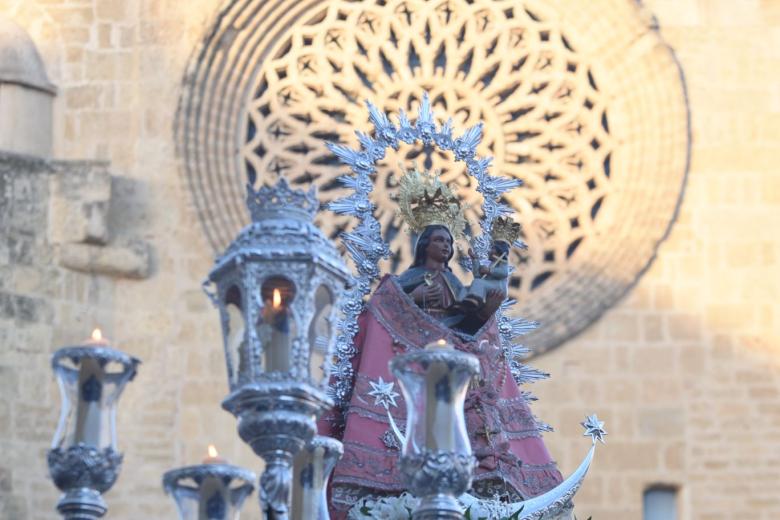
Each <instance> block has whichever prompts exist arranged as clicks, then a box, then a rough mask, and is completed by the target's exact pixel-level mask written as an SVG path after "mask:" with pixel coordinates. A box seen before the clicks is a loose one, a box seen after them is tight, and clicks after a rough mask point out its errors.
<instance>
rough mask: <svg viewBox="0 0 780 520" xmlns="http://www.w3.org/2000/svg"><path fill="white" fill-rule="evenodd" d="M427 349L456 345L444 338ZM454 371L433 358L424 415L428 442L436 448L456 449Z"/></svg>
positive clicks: (450, 348)
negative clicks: (452, 378)
mask: <svg viewBox="0 0 780 520" xmlns="http://www.w3.org/2000/svg"><path fill="white" fill-rule="evenodd" d="M425 348H426V349H428V350H436V349H448V350H453V346H452V345H451V344H450V343H447V341H446V340H445V339H444V338H442V339H440V340H438V341H434V342H432V343H429V344H428V345H426V346H425ZM450 372H451V370H450V368H449V367H448V366H447V363H445V362H442V361H434V362H433V363H431V366H430V369H429V372H428V374H427V376H426V378H425V385H426V387H425V390H426V399H427V403H428V408H427V409H426V415H425V430H426V431H425V443H426V445H427V446H428V447H429V448H431V449H434V450H442V451H454V450H455V407H454V404H453V402H452V381H451V373H450Z"/></svg>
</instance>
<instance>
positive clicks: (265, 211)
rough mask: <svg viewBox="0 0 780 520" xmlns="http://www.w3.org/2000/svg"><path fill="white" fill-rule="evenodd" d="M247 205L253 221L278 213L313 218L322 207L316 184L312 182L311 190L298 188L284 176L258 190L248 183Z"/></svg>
mask: <svg viewBox="0 0 780 520" xmlns="http://www.w3.org/2000/svg"><path fill="white" fill-rule="evenodd" d="M246 205H247V208H248V209H249V214H250V215H251V216H252V222H258V221H260V220H263V219H266V218H272V217H273V216H278V215H284V216H286V217H289V216H292V215H296V216H298V217H303V218H307V219H309V220H311V219H312V218H314V215H315V214H316V213H317V211H318V210H319V208H320V202H319V200H318V199H317V188H316V186H314V185H313V184H312V186H311V188H309V191H303V190H296V189H293V188H291V187H290V184H289V183H288V182H287V179H285V178H284V177H282V178H280V179H279V182H277V183H276V184H275V185H273V186H268V185H263V186H261V187H260V188H259V189H257V190H255V189H254V188H253V187H252V185H247V196H246Z"/></svg>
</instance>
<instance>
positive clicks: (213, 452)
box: [208, 444, 219, 459]
mask: <svg viewBox="0 0 780 520" xmlns="http://www.w3.org/2000/svg"><path fill="white" fill-rule="evenodd" d="M208 452H209V457H211V458H212V459H214V458H216V457H217V456H218V455H219V452H218V451H217V447H216V446H214V445H213V444H209V447H208Z"/></svg>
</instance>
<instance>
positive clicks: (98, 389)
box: [73, 328, 108, 447]
mask: <svg viewBox="0 0 780 520" xmlns="http://www.w3.org/2000/svg"><path fill="white" fill-rule="evenodd" d="M84 344H85V345H88V346H92V347H98V346H107V345H108V340H107V339H106V338H104V337H103V333H102V332H101V331H100V329H99V328H96V329H94V330H93V331H92V335H91V336H90V338H89V339H87V340H85V341H84ZM104 376H105V371H104V370H103V367H102V366H100V363H99V362H98V360H97V359H86V358H85V359H82V361H81V364H80V365H79V382H78V401H77V403H78V404H77V405H76V406H77V409H76V428H75V430H74V438H73V442H74V443H80V442H81V443H84V444H86V445H88V446H95V447H100V445H101V436H102V435H104V434H106V433H107V431H106V426H107V425H106V424H104V422H105V417H103V414H102V413H101V408H102V406H101V403H102V400H103V384H104V381H103V379H104Z"/></svg>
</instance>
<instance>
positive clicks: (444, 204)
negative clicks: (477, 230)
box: [395, 169, 466, 240]
mask: <svg viewBox="0 0 780 520" xmlns="http://www.w3.org/2000/svg"><path fill="white" fill-rule="evenodd" d="M395 198H396V199H397V200H398V210H399V212H400V214H401V218H403V219H404V221H405V222H406V225H407V226H409V231H410V232H414V233H419V232H421V231H422V230H423V229H425V228H426V227H427V226H432V225H435V224H439V225H442V226H446V227H447V229H449V230H450V233H452V236H453V238H454V239H456V240H457V239H458V238H460V237H462V236H463V233H464V230H465V229H466V219H465V218H464V217H463V210H462V209H461V207H460V201H459V200H458V197H457V196H455V193H454V192H453V191H452V190H451V189H450V187H449V186H447V185H446V184H444V183H443V182H441V181H440V180H439V177H438V176H437V175H436V174H433V173H430V172H427V171H420V170H417V169H413V170H407V171H406V173H405V174H404V175H403V177H401V180H400V182H399V188H398V195H396V197H395Z"/></svg>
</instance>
